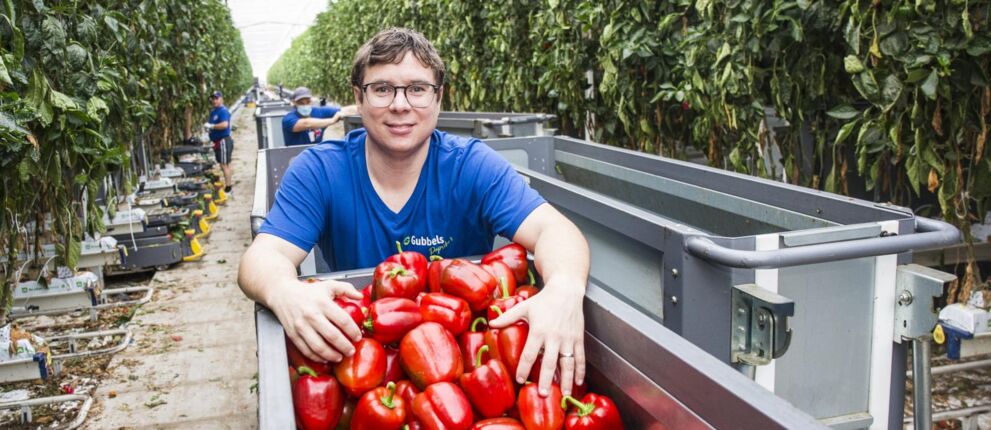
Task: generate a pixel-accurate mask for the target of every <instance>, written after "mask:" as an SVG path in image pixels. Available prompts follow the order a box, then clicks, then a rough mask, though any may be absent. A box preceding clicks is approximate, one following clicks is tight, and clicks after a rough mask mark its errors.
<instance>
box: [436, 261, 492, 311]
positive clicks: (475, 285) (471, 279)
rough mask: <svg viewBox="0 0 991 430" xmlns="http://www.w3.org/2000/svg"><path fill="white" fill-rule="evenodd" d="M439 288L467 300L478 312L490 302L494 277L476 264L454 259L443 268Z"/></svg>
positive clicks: (473, 309)
mask: <svg viewBox="0 0 991 430" xmlns="http://www.w3.org/2000/svg"><path fill="white" fill-rule="evenodd" d="M440 288H441V289H442V290H444V292H445V293H448V294H451V295H455V296H458V297H461V298H462V299H464V300H465V301H466V302H468V306H470V307H471V310H472V311H475V312H478V311H480V310H483V309H485V308H487V307H489V303H491V302H492V291H493V290H495V288H496V279H495V277H494V276H492V275H491V274H489V272H486V271H485V269H483V268H481V267H479V266H478V265H475V264H474V263H472V262H470V261H467V260H461V259H456V260H454V261H452V262H451V264H449V265H448V266H447V268H446V269H444V273H443V274H442V275H441V278H440Z"/></svg>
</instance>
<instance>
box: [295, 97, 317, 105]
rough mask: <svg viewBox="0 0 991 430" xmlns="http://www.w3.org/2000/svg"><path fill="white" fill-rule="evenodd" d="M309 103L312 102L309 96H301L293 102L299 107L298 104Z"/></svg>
mask: <svg viewBox="0 0 991 430" xmlns="http://www.w3.org/2000/svg"><path fill="white" fill-rule="evenodd" d="M310 103H313V101H312V100H310V98H309V97H304V98H301V99H299V100H296V102H295V104H296V107H299V106H309V105H310Z"/></svg>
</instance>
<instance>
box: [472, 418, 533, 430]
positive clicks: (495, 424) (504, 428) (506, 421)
mask: <svg viewBox="0 0 991 430" xmlns="http://www.w3.org/2000/svg"><path fill="white" fill-rule="evenodd" d="M471 430H526V427H523V424H520V422H519V421H517V420H516V419H515V418H508V417H502V418H489V419H487V420H481V421H479V422H476V423H475V425H473V426H471Z"/></svg>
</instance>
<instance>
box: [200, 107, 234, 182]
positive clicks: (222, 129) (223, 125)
mask: <svg viewBox="0 0 991 430" xmlns="http://www.w3.org/2000/svg"><path fill="white" fill-rule="evenodd" d="M210 105H211V106H212V107H213V109H212V110H211V111H210V120H209V121H207V122H206V123H205V124H203V128H205V129H206V130H207V131H208V132H209V135H210V141H211V142H213V153H214V155H216V157H217V164H220V170H222V171H223V172H224V191H225V192H228V193H230V192H231V186H232V185H233V183H232V182H231V155H232V154H233V152H234V139H233V138H231V113H230V111H228V110H227V106H224V96H223V94H221V93H220V91H214V92H213V93H211V94H210Z"/></svg>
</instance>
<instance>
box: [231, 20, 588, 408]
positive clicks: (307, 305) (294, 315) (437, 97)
mask: <svg viewBox="0 0 991 430" xmlns="http://www.w3.org/2000/svg"><path fill="white" fill-rule="evenodd" d="M444 69H445V68H444V63H443V61H441V59H440V56H439V55H438V53H437V51H436V50H435V49H434V47H433V45H431V43H430V42H429V41H428V40H427V39H426V38H425V37H423V35H422V34H420V33H417V32H415V31H412V30H409V29H403V28H391V29H387V30H383V31H382V32H380V33H379V34H377V35H376V36H374V37H373V38H372V39H371V40H369V41H368V42H366V43H365V44H364V45H363V46H362V47H361V48H360V49H359V50H358V52H357V54H356V55H355V60H354V64H353V66H352V71H351V83H352V91H353V94H354V97H355V100H356V103H357V109H358V111H359V113H360V114H361V118H362V122H363V124H364V126H365V128H364V129H357V130H354V131H352V132H351V133H348V135H347V136H346V137H345V139H344V140H343V141H341V142H337V143H336V144H333V145H315V146H313V147H311V148H309V149H307V150H306V151H303V152H302V153H301V154H299V155H298V156H297V157H296V158H295V159H294V160H293V161H292V163H291V165H290V166H289V168H288V169H287V171H286V172H285V174H284V176H283V179H282V181H281V185H280V186H279V190H278V192H277V193H276V195H275V202H274V204H273V206H272V208H271V210H270V211H269V213H268V215H267V218H266V220H265V223H264V225H263V226H262V227H261V229H260V231H259V234H258V236H257V237H256V238H255V240H254V242H253V243H252V244H251V246H250V247H249V248H248V250H247V251H245V253H244V256H243V257H242V258H241V264H240V268H239V273H238V284H239V285H240V286H241V289H242V290H243V291H244V292H245V294H246V295H247V296H248V297H250V298H252V299H253V300H256V301H258V302H260V303H261V304H263V305H265V306H266V307H268V308H269V309H271V310H272V312H273V313H274V314H275V316H276V317H277V318H278V319H279V321H280V322H281V323H282V326H283V328H284V329H285V332H286V335H287V336H288V337H289V339H290V340H291V341H292V342H293V344H295V345H296V347H297V348H298V349H299V350H300V352H302V353H303V354H304V355H306V356H307V357H309V358H310V359H313V360H318V361H321V362H326V361H339V360H341V359H342V358H343V357H345V356H351V355H352V354H354V345H353V344H352V342H355V341H358V340H359V339H360V338H361V331H360V330H359V328H358V326H357V325H356V324H355V323H354V321H353V320H352V319H351V317H349V316H348V314H347V313H346V312H344V311H343V310H342V309H341V308H340V306H338V305H337V304H335V303H334V302H333V300H332V299H333V298H334V297H337V296H348V297H352V298H355V299H359V298H361V294H360V293H359V292H358V291H357V290H355V289H354V287H352V286H351V284H348V283H345V282H339V281H331V280H328V281H322V282H317V283H313V284H308V283H304V282H301V281H300V280H299V279H298V278H297V276H296V267H297V266H298V265H299V264H300V263H301V262H302V261H303V259H304V258H305V257H306V255H307V253H309V252H310V250H311V249H313V247H314V246H315V245H319V246H320V249H321V250H322V251H323V253H324V255H325V257H326V260H327V263H328V264H329V265H330V267H331V268H332V270H335V271H339V270H348V269H356V268H367V267H373V266H375V265H376V264H378V263H379V262H381V261H383V260H384V259H385V258H387V257H389V256H390V255H391V254H393V253H395V252H396V251H395V248H394V244H395V243H396V242H397V241H400V242H402V243H404V244H406V245H405V246H404V248H403V250H410V251H417V252H420V253H422V254H425V255H426V254H429V255H440V256H443V257H447V258H454V257H466V256H472V255H480V254H484V253H486V252H489V251H491V250H492V246H493V240H494V239H495V236H496V235H500V236H504V237H506V238H510V239H512V240H513V241H514V242H516V243H518V244H520V245H522V246H524V247H525V248H526V249H528V250H529V251H530V252H532V253H533V256H534V262H535V264H536V268H537V271H538V272H539V273H540V275H541V278H542V279H543V280H544V286H543V288H542V289H541V291H540V293H539V294H536V295H534V296H533V297H531V298H529V299H527V300H526V301H524V302H522V303H520V304H518V305H516V306H514V307H512V308H510V309H509V310H508V311H506V313H504V314H503V315H502V316H501V317H499V318H496V319H494V320H492V321H490V322H489V326H490V327H492V328H503V327H506V326H508V325H510V324H513V323H515V322H516V321H520V320H525V321H527V322H529V326H530V332H529V336H528V339H527V343H526V345H525V347H524V349H523V354H522V357H521V359H520V364H519V366H518V367H517V368H516V369H511V370H510V372H512V374H513V375H514V376H515V378H516V380H517V382H519V383H522V382H524V381H525V380H526V379H527V376H528V375H529V374H530V370H531V368H532V367H533V366H535V365H536V366H540V370H541V373H540V379H539V381H535V382H537V384H538V389H539V392H540V393H541V394H542V395H544V396H546V395H548V394H549V390H550V387H551V382H552V379H553V378H554V375H555V371H556V370H560V386H561V390H562V392H563V393H564V394H570V393H571V390H572V383H573V382H577V383H579V384H581V383H582V382H583V379H584V377H585V349H584V329H583V327H584V316H583V314H582V301H583V300H582V299H583V297H584V294H585V286H586V284H587V282H588V270H589V250H588V243H587V242H586V241H585V238H584V237H583V236H582V234H581V231H579V230H578V228H577V227H576V226H575V225H574V224H573V223H572V222H571V221H570V220H568V219H567V218H566V217H565V216H564V215H562V214H561V213H560V212H558V211H557V209H555V208H554V207H552V206H551V205H550V204H548V203H547V202H546V201H544V199H543V198H542V197H541V196H540V195H539V194H537V192H536V191H534V190H533V189H532V188H530V186H529V185H527V183H526V181H525V180H524V179H523V177H522V176H521V175H520V174H519V173H517V172H516V170H515V169H514V168H513V166H512V165H510V164H509V162H508V161H507V160H506V159H505V158H503V157H502V156H500V155H499V154H497V153H496V152H495V151H494V150H492V149H491V148H489V147H488V146H486V145H485V144H484V143H482V142H481V141H479V140H478V139H474V138H466V137H461V136H455V135H450V134H447V133H443V132H440V131H437V130H436V127H437V120H438V117H439V115H440V106H441V97H442V95H443V87H444ZM540 351H543V353H542V355H541V352H540ZM538 356H539V357H542V358H540V359H539V362H538Z"/></svg>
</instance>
